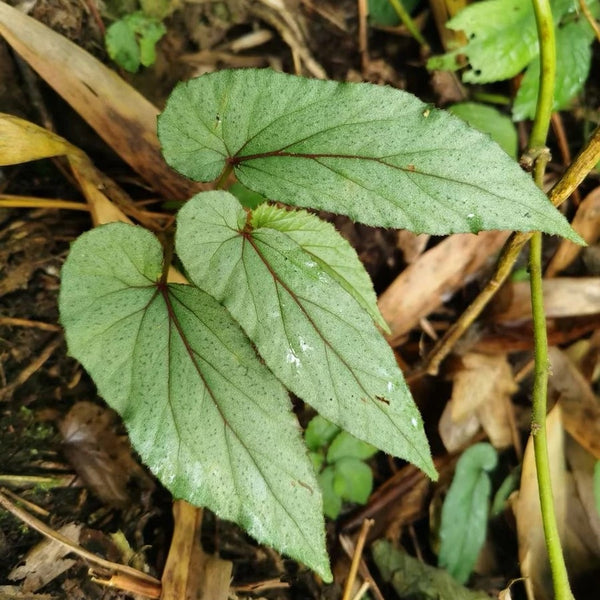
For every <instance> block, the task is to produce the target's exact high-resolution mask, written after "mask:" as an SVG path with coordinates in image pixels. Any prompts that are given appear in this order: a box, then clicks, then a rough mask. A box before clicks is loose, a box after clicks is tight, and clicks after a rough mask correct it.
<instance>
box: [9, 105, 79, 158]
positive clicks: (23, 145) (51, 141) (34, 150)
mask: <svg viewBox="0 0 600 600" xmlns="http://www.w3.org/2000/svg"><path fill="white" fill-rule="evenodd" d="M74 150H75V148H74V147H73V146H71V144H69V142H67V141H66V140H64V139H63V138H61V137H59V136H58V135H55V134H54V133H52V132H50V131H47V130H46V129H43V128H41V127H38V126H37V125H34V124H33V123H30V122H29V121H25V120H24V119H20V118H19V117H15V116H13V115H7V114H6V113H0V166H6V165H17V164H20V163H24V162H29V161H32V160H39V159H41V158H50V157H53V156H62V155H63V154H68V153H70V152H73V151H74Z"/></svg>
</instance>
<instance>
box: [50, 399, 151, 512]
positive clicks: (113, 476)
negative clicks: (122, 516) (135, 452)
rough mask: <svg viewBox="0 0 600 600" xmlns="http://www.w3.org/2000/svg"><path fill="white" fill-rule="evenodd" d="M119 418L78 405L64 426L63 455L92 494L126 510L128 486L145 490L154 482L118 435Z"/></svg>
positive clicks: (93, 406) (97, 408)
mask: <svg viewBox="0 0 600 600" xmlns="http://www.w3.org/2000/svg"><path fill="white" fill-rule="evenodd" d="M116 421H117V415H116V414H115V413H114V412H113V411H112V410H109V409H107V408H103V407H101V406H98V405H96V404H93V403H92V402H77V404H75V405H74V406H73V408H71V410H70V411H69V412H68V414H67V416H66V417H65V419H64V420H63V421H62V422H61V424H60V432H61V434H62V436H63V438H64V445H63V451H64V453H65V454H66V456H67V458H68V459H69V461H70V462H71V464H72V465H73V467H74V468H75V470H76V471H77V474H78V475H79V476H80V477H81V478H82V479H83V480H84V481H85V483H86V484H87V485H88V486H89V488H90V489H91V490H93V492H94V493H95V494H96V496H98V498H100V499H101V500H102V501H103V502H105V503H106V504H109V505H111V506H118V507H121V506H125V505H126V504H127V503H128V502H129V500H130V496H129V489H128V483H129V482H130V481H131V480H135V481H136V482H137V483H138V485H139V486H140V487H141V488H142V489H152V488H153V487H154V483H153V481H152V480H151V479H150V477H149V476H148V475H147V474H146V472H145V471H144V470H143V469H142V468H141V467H140V465H139V464H138V463H137V462H136V461H135V459H134V458H133V456H132V453H131V447H130V446H129V444H128V443H127V441H126V440H125V439H124V438H122V437H119V436H118V435H117V434H116V432H115V427H116Z"/></svg>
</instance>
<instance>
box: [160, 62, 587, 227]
mask: <svg viewBox="0 0 600 600" xmlns="http://www.w3.org/2000/svg"><path fill="white" fill-rule="evenodd" d="M158 131H159V137H160V140H161V144H162V147H163V154H164V156H165V159H166V160H167V162H168V163H169V164H170V165H171V166H172V167H173V168H175V169H176V170H177V171H179V172H180V173H182V174H184V175H186V176H187V177H190V178H192V179H196V180H201V181H210V180H213V179H215V178H216V177H217V176H218V175H219V173H221V171H222V170H223V169H224V168H225V167H226V166H227V165H229V166H232V167H233V168H234V170H235V173H236V176H237V177H238V179H239V180H240V182H241V183H243V184H244V185H246V186H247V187H249V188H251V189H253V190H255V191H257V192H259V193H261V194H263V195H264V196H265V197H268V198H271V199H274V200H279V201H281V202H284V203H287V204H292V205H294V206H302V207H312V208H318V209H322V210H328V211H331V212H336V213H341V214H345V215H348V216H349V217H351V218H352V219H354V220H356V221H360V222H363V223H367V224H370V225H379V226H384V227H397V228H405V229H410V230H411V231H415V232H417V233H421V232H427V233H431V234H447V233H457V232H478V231H481V230H484V229H516V230H524V231H529V230H534V229H539V230H541V231H545V232H547V233H557V234H560V235H563V236H565V237H570V238H571V239H575V238H574V237H573V236H574V235H575V234H574V233H573V232H572V230H571V228H570V227H569V225H568V223H567V221H566V220H565V219H564V218H563V217H562V215H560V214H559V213H558V211H556V210H555V209H554V208H553V207H552V206H551V204H550V202H549V201H548V199H547V198H546V197H545V196H544V194H543V193H542V192H541V191H540V190H538V189H537V188H536V186H535V185H534V184H533V183H532V181H531V178H530V177H528V176H527V174H525V173H524V172H523V171H522V170H521V169H520V168H519V167H518V165H517V164H516V163H515V162H514V161H513V160H511V159H510V158H509V157H507V156H506V155H505V153H503V152H502V151H501V150H500V149H499V148H498V146H497V145H496V144H495V143H493V142H492V141H491V140H490V139H489V138H488V137H487V136H485V135H483V134H481V133H479V132H477V131H475V130H473V129H472V128H470V127H469V126H468V125H466V124H465V123H464V122H463V121H461V120H460V119H457V118H455V117H454V116H452V115H450V114H448V113H447V112H445V111H440V110H437V109H432V108H431V107H428V106H427V105H426V104H424V103H423V102H421V101H420V100H418V99H417V98H415V97H414V96H412V95H411V94H408V93H406V92H402V91H400V90H395V89H392V88H390V87H381V86H374V85H370V84H351V83H337V82H333V81H317V80H308V79H303V78H299V77H294V76H291V75H285V74H281V73H275V72H272V71H269V70H254V69H245V70H239V71H235V70H231V71H220V72H217V73H212V74H208V75H203V76H201V77H199V78H197V79H194V80H190V81H188V82H185V83H181V84H179V85H178V86H177V87H176V88H175V90H174V91H173V93H172V94H171V97H170V99H169V101H168V102H167V107H166V109H165V111H164V112H163V113H162V115H160V117H159V121H158Z"/></svg>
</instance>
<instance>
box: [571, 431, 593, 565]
mask: <svg viewBox="0 0 600 600" xmlns="http://www.w3.org/2000/svg"><path fill="white" fill-rule="evenodd" d="M567 462H568V464H569V467H570V468H571V472H572V474H573V479H574V482H575V488H576V490H577V496H578V498H579V500H580V502H581V505H582V508H583V512H584V513H585V518H584V519H583V523H584V530H583V531H582V532H581V536H580V537H581V539H582V540H583V541H584V542H585V544H586V546H587V547H588V548H589V549H590V551H591V553H593V555H595V556H596V557H599V558H600V514H598V509H597V507H596V499H595V497H594V467H595V465H596V462H597V461H596V459H595V458H594V457H593V456H592V455H591V454H590V453H589V452H586V450H585V449H584V448H582V447H581V446H580V445H579V444H578V443H577V442H576V441H575V440H574V439H573V438H571V437H568V438H567ZM597 566H598V565H597Z"/></svg>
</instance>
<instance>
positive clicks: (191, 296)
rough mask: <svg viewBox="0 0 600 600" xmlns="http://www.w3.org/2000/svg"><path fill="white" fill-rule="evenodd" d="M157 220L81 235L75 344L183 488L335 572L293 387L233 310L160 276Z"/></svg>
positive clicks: (139, 444)
mask: <svg viewBox="0 0 600 600" xmlns="http://www.w3.org/2000/svg"><path fill="white" fill-rule="evenodd" d="M162 258H163V256H162V249H161V245H160V243H159V242H158V240H157V239H156V238H155V237H154V236H153V235H152V234H151V233H149V232H148V231H146V230H144V229H142V228H139V227H133V226H131V225H125V224H122V223H113V224H110V225H105V226H103V227H100V228H97V229H94V230H93V231H90V232H88V233H85V234H84V235H82V236H81V237H80V238H79V239H78V240H77V241H76V242H75V243H74V244H73V247H72V249H71V252H70V254H69V257H68V259H67V261H66V263H65V265H64V267H63V271H62V287H61V295H60V314H61V321H62V324H63V325H64V327H65V329H66V337H67V342H68V346H69V350H70V352H71V354H72V355H73V356H74V357H75V358H77V359H78V360H79V361H80V362H81V363H82V364H83V366H84V367H85V368H86V369H87V370H88V371H89V373H90V374H91V375H92V377H93V378H94V381H95V382H96V385H97V386H98V390H99V392H100V394H101V395H102V396H103V397H104V398H105V399H106V401H107V402H108V403H109V404H110V405H111V406H112V407H113V408H114V409H115V410H116V411H117V412H119V414H120V415H121V416H122V417H123V420H124V422H125V424H126V426H127V428H128V430H129V435H130V438H131V441H132V443H133V445H134V447H135V448H136V450H137V451H138V452H139V454H140V456H142V458H143V460H144V462H145V463H146V464H147V465H148V466H149V467H150V469H151V470H152V471H153V473H154V474H155V475H156V476H157V477H158V478H159V479H160V480H161V481H162V482H163V484H164V485H165V486H166V487H168V488H169V490H171V492H172V494H173V495H174V497H176V498H184V499H186V500H187V501H189V502H191V503H193V504H196V505H201V506H206V507H208V508H210V509H211V510H213V511H214V512H215V513H217V514H218V515H219V516H221V517H222V518H225V519H230V520H232V521H235V522H236V523H239V524H240V525H241V526H242V527H244V528H245V529H246V530H247V531H248V532H249V533H250V534H251V535H253V536H254V537H255V538H256V539H257V540H259V541H263V542H267V543H269V544H270V545H272V546H274V547H275V548H277V549H278V550H280V551H282V552H285V553H287V554H289V555H291V556H293V557H294V558H297V559H299V560H301V561H303V562H304V563H306V564H307V565H308V566H310V567H311V568H313V569H314V570H316V571H317V572H319V573H320V574H321V575H322V576H323V577H324V578H326V579H328V580H330V578H331V574H330V571H329V565H328V560H327V554H326V551H325V540H324V528H323V516H322V502H321V494H320V492H319V487H318V483H317V481H316V478H315V474H314V471H313V467H312V465H311V463H310V461H309V459H308V457H307V455H306V448H305V446H304V444H303V443H302V441H301V436H300V429H299V427H298V424H297V422H296V420H295V418H294V416H293V413H292V412H291V405H290V402H289V398H288V397H287V395H286V393H285V390H284V389H283V387H282V386H281V384H280V383H279V382H278V381H277V380H276V379H275V378H274V377H273V375H272V374H271V373H270V372H269V371H268V370H267V368H266V367H265V366H264V365H263V364H262V363H261V362H260V360H259V359H258V357H257V355H256V353H255V351H254V349H253V348H252V345H251V344H250V343H249V341H248V339H247V338H246V337H245V336H244V334H243V333H242V331H241V329H240V328H239V326H238V325H237V324H236V323H235V322H234V321H233V319H232V318H231V316H230V315H229V313H228V312H227V311H226V310H225V309H224V308H223V307H222V306H220V305H219V304H218V303H217V302H216V301H215V300H214V299H213V298H212V297H211V296H209V295H208V294H206V293H205V292H203V291H201V290H199V289H197V288H195V287H193V286H191V285H180V284H168V285H167V284H164V283H161V282H160V279H159V278H160V274H161V263H162Z"/></svg>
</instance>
